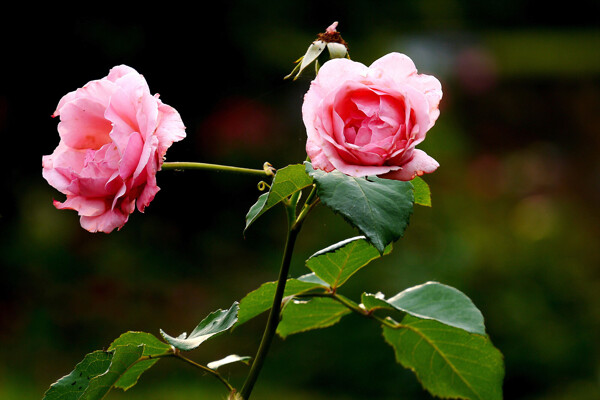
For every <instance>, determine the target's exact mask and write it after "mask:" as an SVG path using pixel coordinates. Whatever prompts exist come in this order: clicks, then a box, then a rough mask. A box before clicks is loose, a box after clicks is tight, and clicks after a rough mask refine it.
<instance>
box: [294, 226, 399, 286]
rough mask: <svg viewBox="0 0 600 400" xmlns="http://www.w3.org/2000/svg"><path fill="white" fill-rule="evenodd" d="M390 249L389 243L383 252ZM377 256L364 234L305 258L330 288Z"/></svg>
mask: <svg viewBox="0 0 600 400" xmlns="http://www.w3.org/2000/svg"><path fill="white" fill-rule="evenodd" d="M390 251H391V245H389V246H388V247H387V248H386V250H385V254H388V253H389V252H390ZM379 257H380V254H379V251H378V250H377V249H376V248H375V247H373V246H372V245H371V244H370V243H369V242H368V241H367V240H366V238H365V237H364V236H357V237H354V238H350V239H346V240H344V241H341V242H339V243H336V244H334V245H333V246H329V247H327V248H326V249H323V250H320V251H318V252H316V253H315V254H313V255H312V256H310V258H309V259H308V260H306V266H307V267H308V268H309V269H310V270H311V271H313V272H314V273H315V274H317V276H319V277H320V278H322V279H323V280H324V281H325V282H327V283H328V284H329V285H330V286H331V287H332V288H337V287H340V286H342V285H343V284H344V283H345V282H346V281H347V280H348V278H350V277H351V276H352V275H353V274H354V273H356V272H357V271H358V270H359V269H361V268H362V267H364V266H366V265H367V264H368V263H369V262H371V261H372V260H374V259H376V258H379Z"/></svg>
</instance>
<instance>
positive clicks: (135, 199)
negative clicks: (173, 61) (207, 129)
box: [42, 65, 185, 233]
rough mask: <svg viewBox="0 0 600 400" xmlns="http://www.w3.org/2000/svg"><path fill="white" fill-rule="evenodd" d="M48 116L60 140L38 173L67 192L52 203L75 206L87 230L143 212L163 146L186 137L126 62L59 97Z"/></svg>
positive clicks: (169, 111)
mask: <svg viewBox="0 0 600 400" xmlns="http://www.w3.org/2000/svg"><path fill="white" fill-rule="evenodd" d="M52 116H53V117H56V116H60V123H59V124H58V132H59V135H60V142H59V144H58V147H57V148H56V149H55V150H54V153H52V154H51V155H49V156H44V157H43V158H42V166H43V170H42V175H43V176H44V178H45V179H46V180H47V181H48V183H49V184H50V185H52V186H53V187H54V188H56V189H57V190H59V191H60V192H62V193H64V194H65V195H66V196H67V199H66V200H65V201H64V202H62V203H61V202H58V201H56V200H55V201H54V205H55V207H56V208H58V209H71V210H77V212H78V213H79V215H80V216H81V226H82V227H83V228H84V229H87V230H88V231H90V232H98V231H100V232H106V233H108V232H111V231H112V230H113V229H115V228H119V229H120V228H121V227H123V225H124V224H125V222H127V219H128V218H129V214H131V213H132V212H133V211H134V210H135V208H136V206H137V209H138V210H139V211H140V212H143V211H144V208H145V207H146V206H147V205H148V204H150V202H151V201H152V199H153V198H154V196H155V195H156V193H157V192H158V190H159V188H158V186H157V185H156V172H157V171H158V170H160V167H161V165H162V163H163V159H164V156H165V153H166V151H167V149H168V148H169V146H171V144H173V142H176V141H179V140H181V139H183V138H184V137H185V126H184V125H183V122H182V120H181V117H180V116H179V113H178V112H177V111H176V110H175V109H173V108H172V107H170V106H168V105H166V104H163V103H162V101H160V100H159V98H158V95H154V96H152V95H151V94H150V89H149V88H148V84H147V83H146V80H145V79H144V77H143V76H142V75H140V74H138V73H137V72H136V71H135V70H134V69H132V68H130V67H127V66H125V65H120V66H117V67H114V68H112V69H111V70H110V72H109V74H108V76H107V77H105V78H102V79H100V80H95V81H91V82H89V83H87V84H86V85H85V86H84V87H82V88H80V89H77V90H75V91H73V92H71V93H68V94H67V95H65V96H64V97H63V98H62V99H61V100H60V102H59V103H58V107H57V109H56V111H55V112H54V114H53V115H52Z"/></svg>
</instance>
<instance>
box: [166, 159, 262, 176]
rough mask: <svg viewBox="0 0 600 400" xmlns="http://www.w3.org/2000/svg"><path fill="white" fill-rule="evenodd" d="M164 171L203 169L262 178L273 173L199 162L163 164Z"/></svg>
mask: <svg viewBox="0 0 600 400" xmlns="http://www.w3.org/2000/svg"><path fill="white" fill-rule="evenodd" d="M161 169H162V170H184V169H201V170H212V171H224V172H235V173H241V174H251V175H260V176H271V175H272V173H270V172H267V170H265V169H252V168H240V167H231V166H229V165H219V164H207V163H198V162H165V163H163V164H162V167H161Z"/></svg>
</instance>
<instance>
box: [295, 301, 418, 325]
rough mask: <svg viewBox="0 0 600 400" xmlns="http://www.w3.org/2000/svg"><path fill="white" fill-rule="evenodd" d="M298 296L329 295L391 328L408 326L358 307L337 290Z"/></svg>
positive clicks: (358, 312) (360, 313) (351, 309)
mask: <svg viewBox="0 0 600 400" xmlns="http://www.w3.org/2000/svg"><path fill="white" fill-rule="evenodd" d="M297 297H328V298H330V299H334V300H335V301H337V302H338V303H340V304H342V305H344V306H346V308H348V309H349V310H350V311H353V312H355V313H357V314H359V315H362V316H363V317H366V318H369V319H373V320H375V321H377V322H379V323H380V324H382V325H385V326H387V327H389V328H393V329H398V328H403V327H406V325H403V324H401V323H398V322H395V321H393V320H391V319H387V318H381V317H380V316H379V315H375V314H373V312H371V311H368V310H365V309H364V308H361V307H358V306H356V304H353V303H352V302H350V301H348V300H347V299H346V298H345V297H342V296H339V295H338V294H337V293H335V292H326V293H306V294H303V295H301V296H297Z"/></svg>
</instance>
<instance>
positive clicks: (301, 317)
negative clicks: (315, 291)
mask: <svg viewBox="0 0 600 400" xmlns="http://www.w3.org/2000/svg"><path fill="white" fill-rule="evenodd" d="M350 312H351V311H350V310H349V309H348V308H346V307H345V306H344V305H343V304H340V303H339V302H337V301H336V300H334V299H330V298H327V297H314V298H312V299H310V300H309V301H303V300H292V301H291V302H289V303H287V304H286V306H285V308H284V309H283V312H282V315H281V322H279V326H278V327H277V334H278V335H279V336H281V337H282V338H285V337H287V336H289V335H291V334H294V333H299V332H305V331H308V330H312V329H319V328H327V327H329V326H331V325H334V324H336V323H337V322H339V320H340V319H341V318H342V317H343V316H344V315H346V314H349V313H350Z"/></svg>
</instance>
